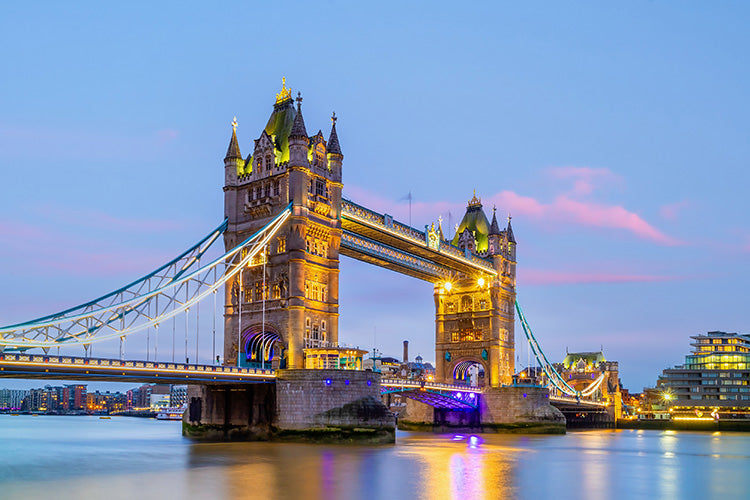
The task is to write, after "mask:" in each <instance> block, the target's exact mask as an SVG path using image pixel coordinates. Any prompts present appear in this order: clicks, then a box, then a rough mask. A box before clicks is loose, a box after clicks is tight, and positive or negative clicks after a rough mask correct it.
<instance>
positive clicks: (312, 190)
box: [308, 179, 315, 194]
mask: <svg viewBox="0 0 750 500" xmlns="http://www.w3.org/2000/svg"><path fill="white" fill-rule="evenodd" d="M308 191H309V192H310V194H313V193H314V192H315V181H314V180H312V179H310V187H309V188H308Z"/></svg>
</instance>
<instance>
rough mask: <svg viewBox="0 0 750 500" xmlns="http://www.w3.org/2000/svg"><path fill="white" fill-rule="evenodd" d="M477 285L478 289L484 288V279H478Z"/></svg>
mask: <svg viewBox="0 0 750 500" xmlns="http://www.w3.org/2000/svg"><path fill="white" fill-rule="evenodd" d="M477 284H478V285H479V286H480V287H482V286H484V278H479V279H478V280H477Z"/></svg>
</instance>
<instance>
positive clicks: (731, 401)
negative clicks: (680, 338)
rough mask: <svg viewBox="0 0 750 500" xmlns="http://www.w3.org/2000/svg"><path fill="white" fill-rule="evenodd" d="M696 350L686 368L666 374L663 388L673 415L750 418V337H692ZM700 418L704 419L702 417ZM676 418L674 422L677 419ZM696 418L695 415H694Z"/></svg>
mask: <svg viewBox="0 0 750 500" xmlns="http://www.w3.org/2000/svg"><path fill="white" fill-rule="evenodd" d="M690 338H691V339H693V342H692V343H691V344H690V345H691V346H693V348H694V350H693V352H692V353H690V354H688V355H687V356H685V364H684V365H682V366H676V367H674V368H668V369H666V370H664V372H663V375H662V376H661V377H660V378H659V382H658V385H659V388H660V389H661V390H662V394H663V395H664V398H665V399H666V400H669V402H670V403H671V406H672V408H673V409H672V410H671V411H673V415H674V416H677V415H678V414H680V415H682V416H686V415H685V414H684V412H685V411H689V412H692V413H694V414H695V416H696V417H698V418H710V417H708V415H707V414H706V416H705V417H704V415H703V414H700V413H706V411H704V410H709V409H714V410H716V411H711V412H710V414H711V415H712V417H713V418H717V419H718V418H719V416H718V415H719V413H721V416H722V418H723V417H724V416H725V415H726V416H727V417H729V418H748V416H750V414H748V413H747V412H748V411H749V410H750V335H748V334H739V333H726V332H708V333H707V334H705V335H695V336H692V337H690ZM699 414H700V415H699ZM674 416H673V419H674ZM690 417H691V418H692V417H693V415H692V414H690Z"/></svg>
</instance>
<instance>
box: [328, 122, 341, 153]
mask: <svg viewBox="0 0 750 500" xmlns="http://www.w3.org/2000/svg"><path fill="white" fill-rule="evenodd" d="M336 120H338V118H336V112H335V111H334V113H333V116H331V135H330V136H328V152H329V153H332V154H336V155H340V154H341V146H340V145H339V136H338V134H337V133H336Z"/></svg>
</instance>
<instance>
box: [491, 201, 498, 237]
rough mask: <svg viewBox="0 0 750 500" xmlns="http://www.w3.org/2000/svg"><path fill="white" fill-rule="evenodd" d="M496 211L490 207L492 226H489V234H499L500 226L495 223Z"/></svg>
mask: <svg viewBox="0 0 750 500" xmlns="http://www.w3.org/2000/svg"><path fill="white" fill-rule="evenodd" d="M496 211H497V209H496V208H495V207H492V224H490V234H500V226H499V225H498V223H497V214H496V213H495V212H496Z"/></svg>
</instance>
